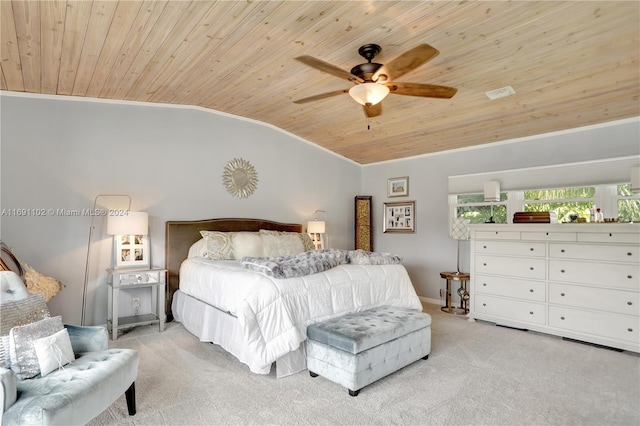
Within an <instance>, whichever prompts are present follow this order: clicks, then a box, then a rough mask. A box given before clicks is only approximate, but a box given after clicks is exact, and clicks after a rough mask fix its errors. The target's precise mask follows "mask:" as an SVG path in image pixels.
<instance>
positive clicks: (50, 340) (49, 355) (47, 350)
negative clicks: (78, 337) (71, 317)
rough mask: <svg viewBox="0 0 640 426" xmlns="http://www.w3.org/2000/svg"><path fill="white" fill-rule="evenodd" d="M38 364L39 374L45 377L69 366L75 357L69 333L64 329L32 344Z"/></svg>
mask: <svg viewBox="0 0 640 426" xmlns="http://www.w3.org/2000/svg"><path fill="white" fill-rule="evenodd" d="M33 346H34V347H35V349H36V355H37V356H38V363H39V364H40V374H42V376H46V375H47V374H49V373H51V372H52V371H55V370H57V369H58V368H60V367H62V366H64V365H67V364H69V363H70V362H71V361H73V360H74V359H75V358H76V357H75V355H74V354H73V348H72V347H71V339H70V338H69V332H68V331H67V329H66V328H65V329H64V330H60V331H58V332H57V333H55V334H54V335H52V336H47V337H43V338H41V339H38V340H36V341H35V342H33Z"/></svg>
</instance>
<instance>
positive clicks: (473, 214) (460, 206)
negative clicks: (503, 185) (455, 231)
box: [453, 192, 508, 224]
mask: <svg viewBox="0 0 640 426" xmlns="http://www.w3.org/2000/svg"><path fill="white" fill-rule="evenodd" d="M453 197H454V199H453V201H454V204H455V217H462V218H465V219H469V223H471V224H474V223H486V222H487V221H488V220H489V219H490V218H491V217H492V216H493V221H494V222H495V223H507V204H506V201H507V197H508V194H507V193H506V192H502V193H500V201H499V202H493V203H491V202H488V201H484V194H466V195H457V196H453Z"/></svg>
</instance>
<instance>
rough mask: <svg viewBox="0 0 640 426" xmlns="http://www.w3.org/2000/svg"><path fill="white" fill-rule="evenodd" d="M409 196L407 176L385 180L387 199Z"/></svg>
mask: <svg viewBox="0 0 640 426" xmlns="http://www.w3.org/2000/svg"><path fill="white" fill-rule="evenodd" d="M407 196H409V176H402V177H397V178H390V179H387V197H389V198H391V197H407Z"/></svg>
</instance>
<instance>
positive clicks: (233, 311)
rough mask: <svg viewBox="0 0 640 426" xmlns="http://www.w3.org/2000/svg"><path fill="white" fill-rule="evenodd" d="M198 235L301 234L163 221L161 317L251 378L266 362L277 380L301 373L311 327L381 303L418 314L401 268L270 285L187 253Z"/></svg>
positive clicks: (275, 226) (278, 226) (233, 263)
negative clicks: (230, 358) (221, 352)
mask: <svg viewBox="0 0 640 426" xmlns="http://www.w3.org/2000/svg"><path fill="white" fill-rule="evenodd" d="M260 230H263V231H260ZM200 231H222V232H225V233H233V232H242V231H245V233H246V232H249V233H258V232H265V233H268V232H269V231H279V233H297V234H301V233H302V225H300V224H290V223H279V222H274V221H269V220H261V219H235V218H226V219H208V220H197V221H167V222H166V242H165V245H166V247H165V256H166V259H165V260H166V263H165V264H166V268H167V270H168V272H167V273H168V292H167V313H168V317H169V319H173V320H175V321H178V322H180V323H182V324H183V326H184V327H185V328H186V329H187V330H188V331H189V332H190V333H192V334H194V335H195V336H196V337H198V338H199V339H200V340H201V341H204V342H212V343H215V344H217V345H219V346H221V347H222V348H224V349H225V350H226V351H228V352H230V353H231V354H232V355H234V356H235V357H236V358H237V359H238V360H239V361H240V362H242V363H244V364H246V365H247V366H248V368H249V370H250V371H252V372H253V373H257V374H269V373H270V371H271V368H272V365H273V364H274V363H275V366H276V374H277V376H278V377H283V376H287V375H290V374H293V373H296V372H299V371H302V370H304V369H305V368H306V357H305V340H306V327H307V325H309V324H311V323H315V322H318V321H323V320H326V319H329V318H333V317H336V316H341V315H345V314H347V313H352V312H357V311H361V310H365V309H369V308H373V307H377V306H383V305H389V306H396V307H405V308H410V309H415V310H421V309H422V305H421V303H420V300H419V298H418V297H417V295H416V293H415V290H414V288H413V285H412V284H411V280H410V278H409V276H408V274H407V271H406V269H405V268H404V267H403V266H402V265H401V264H385V265H356V264H339V265H337V266H335V267H332V268H330V269H328V270H326V271H323V272H319V273H314V274H310V275H305V276H300V277H292V278H284V279H277V278H274V277H271V276H267V275H265V274H263V273H260V272H256V271H253V270H250V269H248V268H247V267H245V265H243V264H242V262H241V261H239V260H210V259H208V258H205V257H202V256H201V255H200V254H197V255H194V253H193V248H194V247H195V246H194V243H198V247H201V245H200V244H201V243H202V241H201V238H202V236H201V234H200ZM301 236H304V234H301ZM190 251H191V253H190ZM312 254H313V253H312ZM244 259H245V260H246V259H247V258H244Z"/></svg>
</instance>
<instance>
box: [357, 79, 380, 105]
mask: <svg viewBox="0 0 640 426" xmlns="http://www.w3.org/2000/svg"><path fill="white" fill-rule="evenodd" d="M388 94H389V88H388V87H387V86H384V85H382V84H378V83H362V84H357V85H355V86H353V87H352V88H351V89H349V95H350V96H351V97H352V98H353V100H354V101H356V102H357V103H359V104H360V105H366V104H370V105H375V104H377V103H380V102H382V100H383V99H384V98H385V97H386V96H387V95H388Z"/></svg>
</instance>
